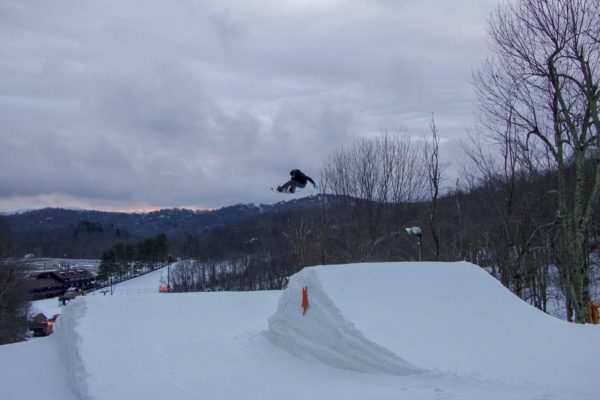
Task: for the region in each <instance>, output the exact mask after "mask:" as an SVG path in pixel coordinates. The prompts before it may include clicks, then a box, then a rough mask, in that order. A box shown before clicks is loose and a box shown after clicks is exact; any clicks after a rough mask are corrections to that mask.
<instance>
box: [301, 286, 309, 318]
mask: <svg viewBox="0 0 600 400" xmlns="http://www.w3.org/2000/svg"><path fill="white" fill-rule="evenodd" d="M302 309H303V311H302V315H304V314H306V310H308V287H306V286H304V287H303V288H302Z"/></svg>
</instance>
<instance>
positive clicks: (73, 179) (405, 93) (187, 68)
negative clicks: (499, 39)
mask: <svg viewBox="0 0 600 400" xmlns="http://www.w3.org/2000/svg"><path fill="white" fill-rule="evenodd" d="M494 3H495V2H493V1H488V0H486V1H478V0H464V1H462V2H460V3H459V2H447V1H443V0H429V1H427V0H424V1H384V0H379V1H367V0H355V1H342V0H340V1H334V0H330V1H316V0H304V1H300V0H293V1H285V2H273V1H266V0H261V1H252V2H248V1H216V0H215V1H201V0H180V1H177V2H164V1H157V0H123V1H119V2H111V1H106V0H90V1H86V2H68V1H64V0H58V1H52V2H48V1H43V0H30V1H20V0H17V1H12V0H3V1H1V2H0V127H1V130H0V210H14V209H22V208H30V207H41V206H63V207H86V208H99V209H134V208H143V207H155V208H159V207H181V206H187V207H199V208H203V207H220V206H225V205H230V204H234V203H249V202H257V203H261V202H266V203H270V202H274V201H279V200H281V198H280V197H278V196H277V195H276V194H274V193H272V192H270V191H269V190H268V188H269V187H271V186H273V185H276V184H278V183H280V182H283V181H284V180H285V179H286V178H287V177H288V171H289V170H290V169H292V168H300V169H302V170H304V171H305V172H306V173H307V174H309V175H317V174H318V171H319V169H320V167H321V165H322V163H323V162H324V160H325V159H326V158H327V156H328V155H329V154H331V152H333V151H335V150H337V149H339V148H340V146H342V145H344V144H348V143H351V142H352V140H353V139H354V138H356V137H360V136H369V135H373V134H375V133H377V132H380V131H382V130H386V129H404V130H407V131H408V132H410V133H413V134H416V135H422V134H425V133H426V132H427V131H428V121H429V119H430V117H431V113H432V112H434V113H435V115H436V122H437V124H438V129H439V131H440V135H441V136H442V138H444V140H445V141H446V142H448V143H450V142H453V141H456V140H457V139H458V138H459V137H460V136H461V135H463V134H464V128H465V126H467V125H469V124H470V123H471V120H472V109H473V106H474V104H473V102H474V95H473V88H472V86H471V85H470V83H469V80H470V74H471V70H472V68H474V67H476V66H477V65H478V64H479V63H480V61H481V59H482V58H483V57H484V55H485V52H486V48H485V29H484V27H485V22H486V19H487V15H488V13H489V12H490V10H491V8H492V7H493V5H494Z"/></svg>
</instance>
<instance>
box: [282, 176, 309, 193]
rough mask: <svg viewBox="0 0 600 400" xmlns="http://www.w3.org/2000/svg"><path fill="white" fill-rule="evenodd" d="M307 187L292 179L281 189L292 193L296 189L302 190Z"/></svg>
mask: <svg viewBox="0 0 600 400" xmlns="http://www.w3.org/2000/svg"><path fill="white" fill-rule="evenodd" d="M305 187H306V183H301V182H298V181H295V180H293V179H290V180H289V181H287V182H286V183H284V184H283V186H282V187H281V188H282V189H283V190H288V191H290V192H293V191H294V190H296V188H300V189H302V188H305ZM288 188H289V189H288Z"/></svg>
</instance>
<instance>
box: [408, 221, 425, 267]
mask: <svg viewBox="0 0 600 400" xmlns="http://www.w3.org/2000/svg"><path fill="white" fill-rule="evenodd" d="M404 230H406V233H408V234H409V235H412V236H416V237H417V246H418V248H419V261H421V237H422V236H423V231H422V230H421V227H419V226H413V227H410V228H404Z"/></svg>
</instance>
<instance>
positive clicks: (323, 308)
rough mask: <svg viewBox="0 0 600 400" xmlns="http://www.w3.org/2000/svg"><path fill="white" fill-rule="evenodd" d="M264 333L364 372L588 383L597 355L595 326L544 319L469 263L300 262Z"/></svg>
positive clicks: (300, 351)
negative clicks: (314, 264)
mask: <svg viewBox="0 0 600 400" xmlns="http://www.w3.org/2000/svg"><path fill="white" fill-rule="evenodd" d="M303 288H306V290H307V293H308V299H307V300H308V308H307V309H306V312H304V308H303V307H302V295H303V294H302V291H303ZM267 335H268V337H269V338H270V339H271V340H272V341H273V342H274V343H275V344H277V345H279V346H281V347H283V348H285V349H286V350H287V351H289V352H291V353H293V354H295V355H297V356H299V357H301V358H313V359H318V360H320V361H321V362H324V363H327V364H329V365H331V366H334V367H340V368H345V369H350V370H355V371H359V372H366V373H380V374H395V375H410V374H419V373H423V372H428V373H431V372H434V373H444V372H449V373H452V374H459V375H463V376H468V377H477V378H482V379H493V380H498V381H502V382H512V383H533V384H540V383H541V384H550V385H554V384H560V385H565V386H571V387H573V386H572V385H576V386H577V385H578V386H579V387H582V388H583V387H585V386H587V385H589V384H591V383H592V382H595V381H596V378H595V377H594V376H595V375H594V374H595V372H594V371H593V370H590V369H588V368H586V366H593V365H598V360H599V359H600V346H597V343H598V341H599V339H600V330H598V329H597V327H595V326H589V325H587V326H586V325H576V324H570V323H567V322H565V321H561V320H558V319H556V318H554V317H551V316H549V315H547V314H545V313H543V312H542V311H539V310H537V309H536V308H534V307H532V306H530V305H529V304H527V303H526V302H524V301H523V300H521V299H520V298H518V297H517V296H515V295H514V294H512V293H511V292H510V291H509V290H507V289H506V288H505V287H504V286H502V285H501V284H500V283H499V282H498V281H497V280H496V279H495V278H493V277H492V276H490V275H489V274H488V273H487V272H486V271H485V270H483V269H482V268H480V267H478V266H476V265H473V264H470V263H467V262H455V263H442V262H437V263H436V262H430V263H425V262H423V263H410V262H407V263H372V264H348V265H331V266H318V267H310V268H304V269H303V270H302V271H300V272H299V273H297V274H295V275H294V276H292V277H291V278H290V281H289V284H288V287H287V288H286V290H285V291H284V292H283V293H282V295H281V298H280V300H279V304H278V307H277V310H276V312H275V314H274V315H272V316H271V317H270V319H269V327H268V331H267ZM594 344H595V345H594ZM548 371H552V372H551V373H549V372H548Z"/></svg>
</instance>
